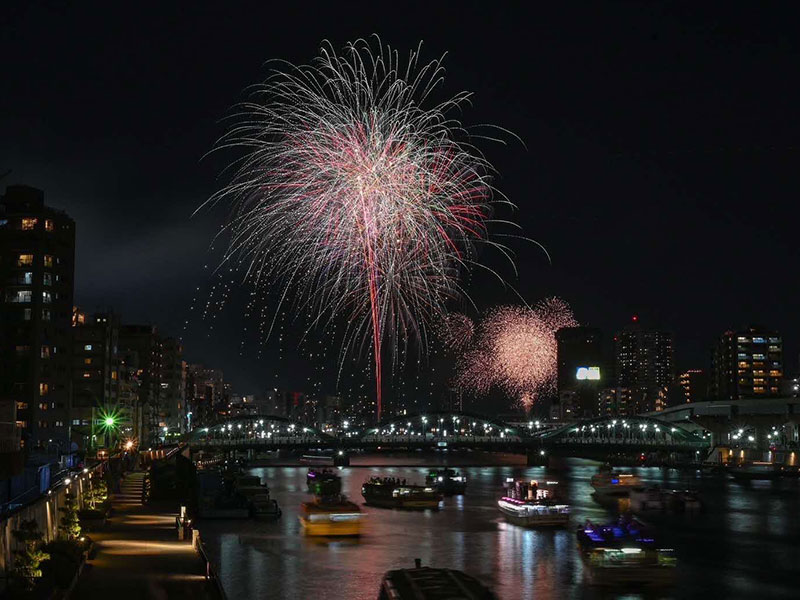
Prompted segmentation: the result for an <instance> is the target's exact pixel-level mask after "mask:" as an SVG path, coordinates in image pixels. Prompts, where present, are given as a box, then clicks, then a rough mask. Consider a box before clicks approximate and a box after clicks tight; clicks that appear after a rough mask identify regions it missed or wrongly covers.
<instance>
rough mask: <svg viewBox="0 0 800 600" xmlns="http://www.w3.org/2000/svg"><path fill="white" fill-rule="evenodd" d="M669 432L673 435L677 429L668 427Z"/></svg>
mask: <svg viewBox="0 0 800 600" xmlns="http://www.w3.org/2000/svg"><path fill="white" fill-rule="evenodd" d="M670 431H671V432H672V433H675V432H676V431H678V430H677V429H675V428H674V427H670ZM703 435H705V434H703Z"/></svg>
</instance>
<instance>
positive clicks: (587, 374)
mask: <svg viewBox="0 0 800 600" xmlns="http://www.w3.org/2000/svg"><path fill="white" fill-rule="evenodd" d="M575 379H577V380H579V381H585V380H588V381H600V367H578V371H577V372H576V373H575Z"/></svg>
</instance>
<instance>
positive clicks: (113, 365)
mask: <svg viewBox="0 0 800 600" xmlns="http://www.w3.org/2000/svg"><path fill="white" fill-rule="evenodd" d="M72 327H73V329H72V338H73V342H72V365H73V367H72V413H71V415H70V420H71V425H72V441H74V442H75V443H77V444H78V445H79V446H80V447H82V448H93V447H95V446H96V445H102V444H103V443H104V442H103V441H102V440H100V439H99V436H98V434H99V428H98V427H97V424H98V421H99V419H100V418H101V416H102V415H107V414H112V413H119V416H120V423H118V426H123V423H126V422H127V421H128V420H129V417H130V416H129V415H122V413H121V412H120V411H119V410H118V405H119V399H118V392H119V356H118V353H117V349H118V344H119V328H120V318H119V315H116V314H114V313H113V312H110V311H108V312H97V313H94V314H87V313H85V312H83V311H81V310H80V309H79V308H77V307H76V308H75V309H74V311H73V316H72ZM123 417H124V418H123Z"/></svg>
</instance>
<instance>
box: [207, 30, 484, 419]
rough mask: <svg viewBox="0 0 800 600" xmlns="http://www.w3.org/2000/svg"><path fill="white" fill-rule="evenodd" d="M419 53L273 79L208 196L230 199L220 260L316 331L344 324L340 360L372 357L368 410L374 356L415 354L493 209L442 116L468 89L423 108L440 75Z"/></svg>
mask: <svg viewBox="0 0 800 600" xmlns="http://www.w3.org/2000/svg"><path fill="white" fill-rule="evenodd" d="M418 51H419V49H418ZM418 51H417V52H411V53H410V54H409V57H408V60H407V61H401V60H400V59H399V56H398V54H397V52H396V51H393V50H392V49H391V48H389V47H385V48H384V47H383V46H381V45H380V43H378V45H377V49H374V48H373V47H372V45H371V44H370V43H368V42H366V41H364V40H360V41H358V42H356V43H354V44H350V45H348V46H347V47H346V48H345V51H344V53H343V54H342V55H338V54H337V53H336V52H335V51H334V50H333V48H332V47H331V46H330V45H323V47H322V49H321V51H320V55H319V56H318V57H317V58H316V59H315V60H314V61H313V62H312V64H310V65H303V66H294V65H287V66H286V68H285V69H283V70H282V71H278V72H274V74H273V75H272V76H271V77H270V78H269V79H267V81H266V82H265V83H264V84H263V85H261V86H259V87H258V88H256V90H255V92H254V95H253V96H252V99H251V100H250V101H249V102H246V103H245V104H243V105H242V110H241V111H240V113H239V115H238V117H239V118H237V119H236V122H235V124H234V125H233V126H232V127H231V129H230V130H229V133H228V134H227V135H226V136H225V137H223V138H222V140H221V141H220V144H219V147H222V148H225V147H237V148H239V149H245V150H246V154H245V156H244V157H243V158H242V159H241V161H240V162H239V163H237V167H238V170H237V172H236V174H235V175H234V177H233V180H232V182H231V183H230V184H229V185H228V186H226V187H225V188H224V189H222V190H221V191H220V192H219V193H217V194H216V195H215V196H213V197H212V198H211V200H210V202H212V203H214V202H217V201H220V200H226V201H230V202H232V204H233V213H232V217H231V220H230V222H229V224H228V226H227V230H228V231H229V233H230V237H231V242H230V246H229V249H228V251H227V253H226V255H225V259H224V260H225V261H227V262H230V263H235V264H236V265H238V266H239V267H241V268H243V271H244V272H245V278H246V279H247V280H248V281H250V282H251V283H253V284H255V285H256V286H257V288H259V289H262V290H264V291H268V290H270V289H275V288H277V290H278V294H279V296H280V298H281V302H283V301H284V300H288V299H289V298H291V299H292V300H294V301H295V302H296V303H297V306H298V309H302V311H303V312H304V313H311V314H312V315H314V317H313V321H314V323H313V324H315V325H316V324H323V325H324V324H326V323H330V322H332V321H333V320H334V319H336V318H339V317H342V316H344V317H345V318H346V321H347V323H349V325H348V327H347V331H346V333H345V334H344V336H343V337H344V344H343V352H349V351H359V352H363V351H366V350H367V349H369V351H371V353H372V357H373V361H374V367H375V379H376V389H377V405H378V414H379V415H380V411H381V377H382V370H383V369H382V356H383V354H384V350H393V349H394V348H395V347H398V346H399V347H402V348H407V347H408V344H409V342H410V341H419V342H421V344H420V345H421V346H422V347H424V346H425V344H426V337H427V332H428V330H429V329H430V327H431V324H432V323H434V322H435V321H436V320H437V319H438V318H440V317H441V316H442V315H444V314H445V313H446V310H445V303H446V302H448V301H449V300H452V299H460V298H461V297H462V296H463V290H462V288H461V287H460V285H459V279H460V276H461V275H462V274H463V271H464V270H465V269H466V268H468V267H469V266H470V265H472V264H474V263H473V260H474V245H475V243H476V242H478V241H481V240H482V241H488V240H487V223H488V219H489V217H490V214H491V208H492V203H493V190H492V187H491V182H490V174H491V172H492V169H491V167H490V165H489V164H488V163H487V161H486V160H485V159H484V158H483V157H482V156H481V155H480V154H478V153H476V152H475V151H474V149H473V147H472V146H471V145H468V144H466V143H462V142H459V141H458V139H457V138H460V137H463V134H464V131H463V129H462V127H461V124H460V122H459V121H458V120H455V119H454V118H452V117H451V116H450V115H451V114H452V113H453V112H454V111H456V110H458V109H460V107H461V106H462V105H463V104H464V103H465V102H466V101H467V99H468V98H469V94H468V93H465V92H462V93H459V94H457V95H456V96H454V97H451V98H449V99H447V100H445V101H443V102H441V103H439V104H432V103H431V101H430V96H431V92H432V91H433V90H434V89H435V88H436V87H437V86H438V85H439V84H440V82H441V80H442V77H443V69H442V67H441V65H440V61H433V62H431V63H428V64H421V63H419V59H418ZM429 105H430V106H429ZM488 243H490V244H491V245H494V246H497V244H495V243H494V242H488ZM298 312H299V310H298ZM389 341H390V342H392V343H391V344H388V348H387V347H386V346H387V344H386V342H389Z"/></svg>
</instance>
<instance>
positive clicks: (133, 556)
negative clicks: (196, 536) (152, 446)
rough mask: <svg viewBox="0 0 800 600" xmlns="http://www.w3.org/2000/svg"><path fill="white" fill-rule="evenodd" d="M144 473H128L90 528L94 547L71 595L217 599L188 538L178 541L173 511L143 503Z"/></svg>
mask: <svg viewBox="0 0 800 600" xmlns="http://www.w3.org/2000/svg"><path fill="white" fill-rule="evenodd" d="M143 483H144V473H143V472H141V471H134V472H132V473H128V475H127V477H126V478H125V480H124V481H123V482H122V485H121V492H120V493H116V494H114V496H113V498H112V506H113V507H114V510H113V513H112V516H111V517H110V518H109V520H108V522H107V523H106V525H105V527H104V528H103V529H102V530H101V531H97V532H90V533H89V535H90V536H91V538H92V539H93V540H94V542H95V544H96V546H97V548H96V550H95V553H94V557H93V558H92V559H91V560H90V561H89V563H88V564H87V566H86V568H85V569H84V572H83V574H82V575H81V577H80V579H79V580H78V584H77V586H76V587H75V589H74V590H73V592H72V594H71V596H70V597H71V598H113V599H114V600H127V599H128V598H131V599H133V598H135V599H141V598H152V599H156V600H162V599H163V600H166V599H167V598H169V599H170V600H172V599H174V598H191V599H192V600H219V598H220V594H219V592H218V591H217V589H216V588H215V586H214V584H213V583H212V582H211V581H209V580H208V579H206V577H205V565H204V563H203V561H202V560H201V558H200V557H199V555H198V554H197V552H196V551H195V549H194V548H193V547H192V543H191V540H187V541H178V534H177V532H176V529H175V516H176V515H175V513H174V512H167V511H163V510H159V509H158V508H155V507H151V506H144V505H142V486H143Z"/></svg>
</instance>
